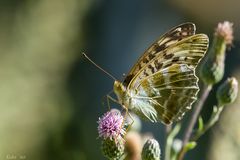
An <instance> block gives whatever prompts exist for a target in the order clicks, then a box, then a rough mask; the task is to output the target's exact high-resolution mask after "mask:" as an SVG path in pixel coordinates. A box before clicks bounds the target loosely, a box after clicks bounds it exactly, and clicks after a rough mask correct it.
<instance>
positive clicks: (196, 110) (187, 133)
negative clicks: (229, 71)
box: [178, 85, 212, 160]
mask: <svg viewBox="0 0 240 160" xmlns="http://www.w3.org/2000/svg"><path fill="white" fill-rule="evenodd" d="M211 89H212V86H211V85H208V86H207V87H205V88H204V90H203V94H202V95H201V97H200V100H199V101H197V103H196V106H195V107H194V109H193V114H192V117H191V119H190V121H189V124H188V127H187V129H186V131H185V134H184V138H183V147H182V149H181V151H180V152H179V154H178V160H183V158H184V155H185V152H186V151H185V150H184V148H185V145H186V144H187V143H188V142H189V139H190V137H191V134H192V131H193V128H194V125H195V123H196V122H197V118H198V116H199V114H200V112H201V110H202V107H203V104H204V102H205V101H206V99H207V97H208V95H209V92H210V91H211Z"/></svg>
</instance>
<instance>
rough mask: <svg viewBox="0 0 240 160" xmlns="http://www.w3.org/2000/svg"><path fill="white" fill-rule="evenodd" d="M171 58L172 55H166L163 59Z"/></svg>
mask: <svg viewBox="0 0 240 160" xmlns="http://www.w3.org/2000/svg"><path fill="white" fill-rule="evenodd" d="M173 56H174V54H168V55H166V56H165V57H164V58H165V59H171V58H172V57H173Z"/></svg>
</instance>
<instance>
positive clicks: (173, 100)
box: [127, 34, 208, 124]
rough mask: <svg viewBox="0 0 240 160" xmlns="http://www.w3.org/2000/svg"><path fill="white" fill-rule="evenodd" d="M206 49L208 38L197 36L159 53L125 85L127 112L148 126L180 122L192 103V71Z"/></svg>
mask: <svg viewBox="0 0 240 160" xmlns="http://www.w3.org/2000/svg"><path fill="white" fill-rule="evenodd" d="M207 48H208V37H207V36H206V35H204V34H197V35H192V36H188V37H186V38H184V39H181V40H180V41H177V42H175V43H174V44H172V45H170V46H169V47H168V48H166V49H164V50H162V51H160V53H158V54H157V56H155V57H154V58H153V59H152V60H150V61H149V62H148V63H147V64H146V65H145V66H144V67H142V68H141V69H139V71H138V72H137V73H136V74H135V76H134V77H133V78H132V79H131V81H130V82H129V85H128V87H127V91H128V92H129V94H130V95H132V104H131V105H130V107H129V108H131V107H132V108H131V109H132V110H133V111H135V113H137V114H138V115H140V116H141V117H144V118H145V119H148V120H150V121H152V122H158V121H161V122H163V123H165V124H170V123H172V122H173V121H176V120H179V119H181V118H182V116H183V114H184V113H185V112H186V111H187V110H189V109H190V108H191V105H192V103H193V102H194V101H195V100H196V95H197V93H198V91H199V87H198V84H197V82H198V78H197V77H196V75H195V68H196V66H197V64H198V62H199V61H200V60H201V58H202V57H203V56H204V54H205V52H206V50H207Z"/></svg>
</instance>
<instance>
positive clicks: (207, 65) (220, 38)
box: [200, 21, 233, 85]
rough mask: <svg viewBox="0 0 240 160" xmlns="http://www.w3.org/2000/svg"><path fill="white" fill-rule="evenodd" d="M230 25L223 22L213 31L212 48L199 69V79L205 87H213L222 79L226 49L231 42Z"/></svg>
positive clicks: (231, 31) (231, 30)
mask: <svg viewBox="0 0 240 160" xmlns="http://www.w3.org/2000/svg"><path fill="white" fill-rule="evenodd" d="M232 25H233V24H232V23H230V22H228V21H225V22H223V23H219V24H218V26H217V28H216V29H215V33H214V39H213V43H212V46H211V48H210V50H209V53H208V55H207V56H206V58H205V59H204V61H203V63H202V64H201V69H200V77H201V79H202V80H203V81H204V83H205V84H207V85H214V84H216V83H218V82H219V81H220V80H222V78H223V75H224V67H225V53H226V48H227V45H231V44H232V40H233V28H232Z"/></svg>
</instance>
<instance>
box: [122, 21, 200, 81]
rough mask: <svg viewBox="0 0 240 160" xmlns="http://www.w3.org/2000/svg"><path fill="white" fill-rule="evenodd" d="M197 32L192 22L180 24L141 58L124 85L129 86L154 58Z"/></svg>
mask: <svg viewBox="0 0 240 160" xmlns="http://www.w3.org/2000/svg"><path fill="white" fill-rule="evenodd" d="M195 30H196V27H195V25H194V24H193V23H191V22H187V23H183V24H180V25H178V26H176V27H174V28H172V29H171V30H170V31H168V32H167V33H165V34H164V35H163V36H162V37H161V38H160V39H159V40H158V41H156V42H155V43H153V44H152V45H151V46H150V47H149V48H148V49H147V50H146V51H145V52H144V54H143V55H142V56H141V57H140V58H139V60H138V61H137V62H136V63H135V65H134V66H133V67H132V69H131V70H130V72H129V73H128V75H127V77H126V78H125V80H124V82H123V84H124V85H125V86H127V85H128V84H129V82H130V81H131V80H132V78H133V77H135V76H136V74H137V73H138V72H139V70H140V69H142V68H143V67H144V66H146V65H147V64H148V62H149V61H151V60H152V59H153V58H155V57H156V56H158V55H159V54H162V53H163V52H161V51H163V50H164V49H166V48H168V47H170V46H171V45H173V44H175V43H176V42H178V41H180V40H182V39H183V38H186V37H189V36H192V35H194V34H195Z"/></svg>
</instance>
